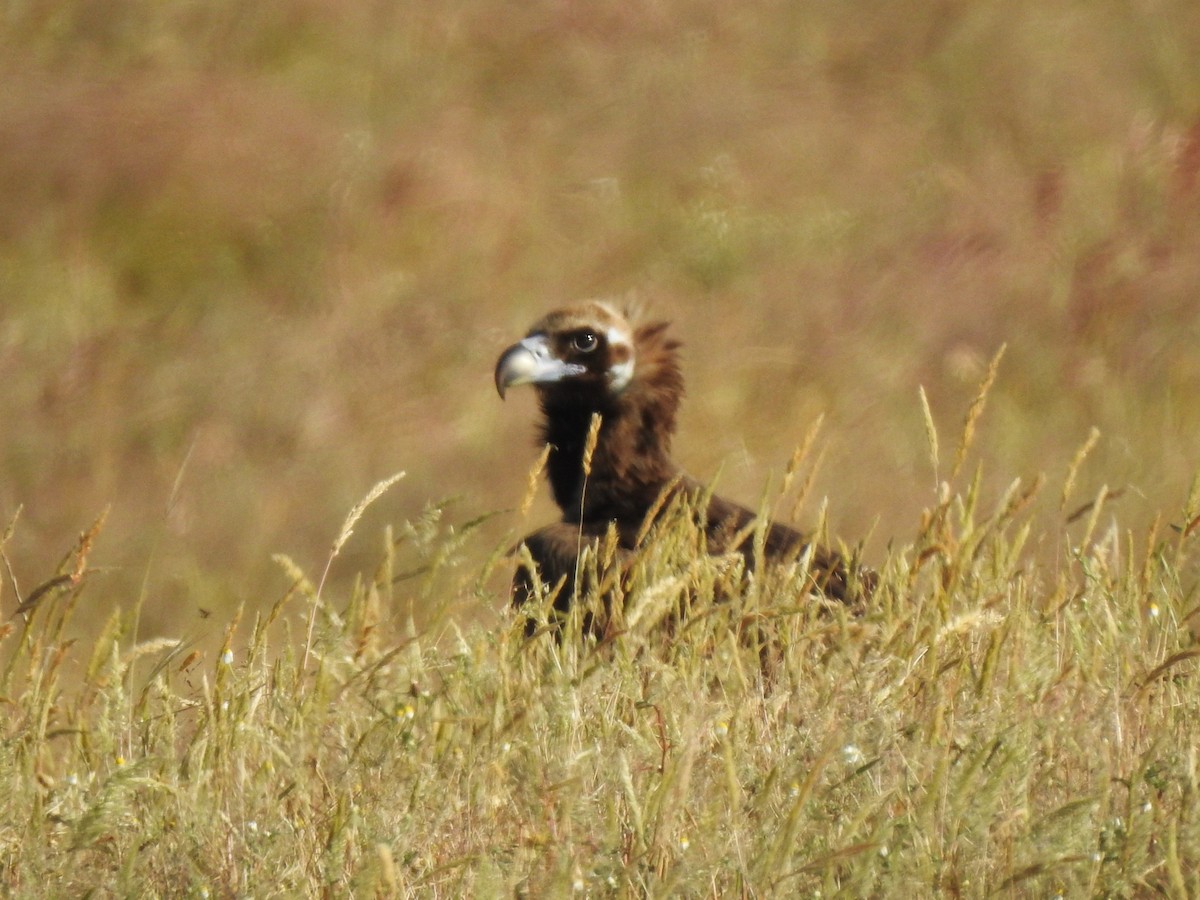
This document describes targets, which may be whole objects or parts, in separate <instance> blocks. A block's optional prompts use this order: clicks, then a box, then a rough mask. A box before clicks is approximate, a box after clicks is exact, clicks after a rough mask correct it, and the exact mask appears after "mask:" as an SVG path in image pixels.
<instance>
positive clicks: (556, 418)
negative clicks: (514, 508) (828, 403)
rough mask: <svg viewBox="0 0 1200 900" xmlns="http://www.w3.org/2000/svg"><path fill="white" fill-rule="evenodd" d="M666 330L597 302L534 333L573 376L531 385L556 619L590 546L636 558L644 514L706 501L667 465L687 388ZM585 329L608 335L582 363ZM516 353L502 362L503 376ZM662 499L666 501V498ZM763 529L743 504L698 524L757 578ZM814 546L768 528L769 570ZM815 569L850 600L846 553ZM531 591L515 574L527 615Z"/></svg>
mask: <svg viewBox="0 0 1200 900" xmlns="http://www.w3.org/2000/svg"><path fill="white" fill-rule="evenodd" d="M667 329H668V323H666V322H653V323H649V324H646V325H642V326H640V327H638V328H637V329H636V330H632V332H631V331H630V328H629V325H628V323H626V322H625V321H624V319H623V318H622V317H620V316H619V314H617V313H616V312H615V311H614V310H612V308H611V307H609V306H607V304H601V303H597V302H591V303H587V304H582V305H580V306H576V307H569V308H567V309H564V310H559V311H556V312H553V313H551V314H550V315H548V316H546V317H545V318H544V319H542V320H541V321H540V322H539V323H538V324H537V325H535V326H534V328H533V329H532V330H531V332H530V338H533V339H537V340H544V341H545V342H546V344H547V345H548V346H549V347H551V348H556V349H555V352H556V356H557V359H556V362H570V363H572V364H574V365H575V367H576V368H575V369H574V370H572V374H567V375H564V374H562V372H563V370H562V369H561V367H560V368H559V369H557V370H555V372H554V374H553V375H552V376H548V377H549V378H550V379H551V380H547V381H544V382H535V386H536V388H537V391H538V397H539V401H540V405H541V410H542V415H543V424H542V430H541V438H542V440H543V441H544V442H545V443H546V444H548V445H549V446H550V453H549V459H548V461H547V474H548V478H549V481H550V487H551V491H552V493H553V495H554V500H555V502H556V503H557V504H558V506H559V508H560V509H561V510H562V520H561V521H559V522H557V523H555V524H553V525H550V526H547V527H546V528H542V529H540V530H538V531H535V532H533V533H532V534H530V535H529V536H527V537H526V538H525V539H524V541H523V543H524V544H525V546H526V547H527V548H528V549H529V553H530V557H531V558H532V560H533V562H534V563H535V565H537V567H538V569H539V573H540V581H541V583H542V584H543V585H544V586H547V587H551V588H552V587H554V586H555V585H557V584H559V582H561V583H562V588H561V590H560V591H559V593H558V595H557V597H556V600H555V606H556V608H558V609H559V610H566V609H567V608H568V607H569V605H570V603H571V601H572V600H573V598H574V596H575V592H576V587H577V585H576V578H577V572H576V570H577V568H578V556H579V553H580V549H581V548H582V547H584V546H594V545H596V544H597V543H598V542H599V541H600V540H601V539H602V538H603V536H604V535H605V534H606V533H607V531H608V529H609V528H610V527H615V529H616V535H617V540H618V546H619V548H620V550H622V551H624V552H626V553H628V552H630V551H633V550H634V549H636V545H637V539H638V535H639V534H640V533H642V531H643V526H644V525H645V524H646V521H645V520H646V517H647V514H648V513H650V512H652V511H655V510H658V509H661V508H662V507H663V501H664V500H669V499H670V498H671V497H672V496H674V495H675V494H679V493H684V494H686V495H687V496H688V497H689V498H690V499H691V500H692V501H693V502H696V501H697V500H699V499H700V498H702V497H704V495H705V494H704V490H703V487H702V485H700V484H699V483H698V482H696V481H695V480H693V479H691V478H689V477H687V476H686V475H685V474H684V473H682V472H681V471H680V469H679V468H678V467H677V466H676V465H675V463H674V462H673V461H672V460H671V440H672V438H673V436H674V433H675V421H676V415H677V412H678V409H679V404H680V401H681V400H682V398H683V393H684V387H683V375H682V372H681V369H680V360H679V348H680V343H679V342H678V341H676V340H675V339H674V338H672V337H670V336H669V335H668V333H667ZM581 330H589V331H590V332H592V333H594V334H596V335H600V334H604V335H606V339H605V341H604V342H603V345H602V346H600V347H598V348H597V349H596V350H594V351H592V352H591V353H586V354H585V353H581V352H577V351H576V350H575V349H574V348H573V345H572V344H571V342H570V340H569V339H568V337H567V336H568V335H579V334H580V333H581ZM622 335H628V339H629V340H631V341H632V348H631V349H632V355H633V374H632V377H631V378H630V379H629V380H628V383H627V384H625V385H624V386H623V388H622V389H619V390H614V389H613V388H612V386H611V378H606V377H605V373H608V372H611V371H612V370H613V368H614V367H616V366H618V365H619V363H620V362H621V361H622V357H623V356H624V355H626V354H627V352H628V350H627V346H626V344H625V343H623V341H624V340H625V338H624V337H622ZM527 340H529V338H527ZM513 349H516V348H515V347H514V348H510V350H509V351H506V352H505V355H504V356H502V357H501V364H500V365H501V366H502V365H503V364H504V361H505V360H506V359H507V358H508V357H509V356H510V354H511V351H512V350H513ZM603 354H607V356H605V355H603ZM503 375H504V372H503V371H502V369H501V368H500V367H498V369H497V384H498V386H499V387H500V388H501V390H502V391H503V387H504V385H503V384H501V378H502V376H503ZM514 383H516V382H514ZM594 414H599V415H600V417H601V424H600V429H599V432H598V433H597V435H596V438H595V446H594V448H593V452H592V454H591V457H590V469H589V471H588V472H587V473H586V477H585V471H584V454H585V449H586V444H587V438H588V431H589V428H590V427H591V423H592V417H593V415H594ZM664 492H668V493H669V496H667V497H664V496H663V495H664ZM755 518H756V517H755V515H754V514H753V513H752V512H751V511H750V510H748V509H746V508H745V507H743V506H740V505H739V504H736V503H733V502H731V501H729V500H725V499H723V498H721V497H716V496H714V497H712V498H711V499H710V500H709V501H708V503H707V506H706V508H705V511H704V516H703V519H704V521H703V522H702V523H700V524H701V525H702V526H703V529H704V532H705V536H706V542H707V546H708V549H709V552H711V553H726V552H731V551H737V552H739V553H741V554H742V556H743V557H744V558H745V560H746V565H747V568H748V569H752V568H753V566H754V562H755V560H754V536H753V529H752V527H751V526H752V523H753V522H754V520H755ZM739 536H740V537H739ZM735 541H736V543H735ZM808 544H809V539H808V538H807V537H806V536H805V535H804V534H802V533H801V532H799V531H797V530H795V529H793V528H790V527H788V526H786V525H783V524H779V523H770V524H769V525H768V526H767V528H766V533H765V536H764V544H763V556H764V558H765V559H766V560H769V561H779V560H785V561H786V560H790V559H796V558H798V557H799V556H800V555H801V554H802V553H803V552H804V551H805V550H806V549H807V548H808ZM811 570H812V573H813V576H814V580H815V581H816V585H815V586H816V587H817V588H819V589H820V590H821V591H822V592H823V593H825V594H826V595H827V596H829V597H832V598H836V599H839V600H850V599H854V598H852V596H851V593H852V584H853V583H854V579H853V578H852V577H851V569H850V566H849V565H848V564H847V562H846V561H845V560H844V559H843V558H842V557H841V555H840V554H838V553H837V552H835V551H832V550H829V549H826V548H823V547H814V548H813V551H812V563H811ZM857 574H858V579H857V585H858V589H859V591H860V592H862V593H864V594H869V592H870V590H871V589H872V588H873V585H874V576H873V575H872V574H871V573H869V572H867V571H866V570H862V571H860V572H858V573H857ZM534 583H535V582H534V579H533V578H532V577H531V575H530V573H529V572H527V571H525V570H524V569H523V568H522V569H521V570H520V571H518V573H517V576H516V578H515V579H514V582H513V600H514V602H515V603H517V604H521V603H524V602H526V601H527V600H528V599H529V598H530V597H532V596H534Z"/></svg>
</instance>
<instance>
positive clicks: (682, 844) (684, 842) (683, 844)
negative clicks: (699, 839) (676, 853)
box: [679, 834, 692, 850]
mask: <svg viewBox="0 0 1200 900" xmlns="http://www.w3.org/2000/svg"><path fill="white" fill-rule="evenodd" d="M691 845H692V842H691V841H689V840H688V836H687V835H686V834H681V835H680V836H679V849H680V850H686V849H687V848H688V847H690V846H691Z"/></svg>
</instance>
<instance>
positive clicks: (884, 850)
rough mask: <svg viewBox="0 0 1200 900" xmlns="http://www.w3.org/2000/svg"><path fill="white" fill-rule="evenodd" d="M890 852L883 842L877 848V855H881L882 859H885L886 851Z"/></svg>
mask: <svg viewBox="0 0 1200 900" xmlns="http://www.w3.org/2000/svg"><path fill="white" fill-rule="evenodd" d="M890 852H891V851H889V850H888V845H887V844H884V845H883V846H882V847H880V848H879V855H880V856H882V857H883V858H884V859H887V856H888V853H890Z"/></svg>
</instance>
